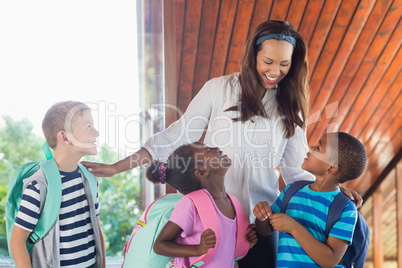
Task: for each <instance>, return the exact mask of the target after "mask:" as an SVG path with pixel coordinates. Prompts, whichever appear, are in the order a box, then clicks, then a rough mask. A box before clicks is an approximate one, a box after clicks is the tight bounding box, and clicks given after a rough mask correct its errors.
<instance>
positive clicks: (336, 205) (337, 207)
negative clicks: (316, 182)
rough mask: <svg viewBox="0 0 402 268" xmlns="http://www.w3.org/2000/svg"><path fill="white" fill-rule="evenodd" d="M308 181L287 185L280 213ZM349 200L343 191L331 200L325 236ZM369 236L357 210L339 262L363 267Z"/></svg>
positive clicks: (364, 221) (368, 231)
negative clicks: (350, 234)
mask: <svg viewBox="0 0 402 268" xmlns="http://www.w3.org/2000/svg"><path fill="white" fill-rule="evenodd" d="M310 183H312V181H297V182H295V183H293V184H292V185H290V186H289V188H288V189H287V191H286V192H285V194H284V196H283V199H282V205H281V213H285V211H286V207H287V205H288V203H289V200H290V199H291V198H292V196H293V195H294V194H295V193H296V192H297V191H299V190H300V189H301V188H303V187H304V186H305V185H307V184H310ZM349 202H352V201H351V200H350V199H349V198H348V197H347V196H346V195H344V194H343V193H339V194H338V195H337V196H336V197H335V198H334V200H333V201H332V203H331V205H330V207H329V210H328V217H327V222H326V225H325V236H326V237H328V236H329V233H330V231H331V229H332V227H333V226H334V225H335V223H336V222H337V221H339V219H340V217H341V213H342V211H343V209H344V207H345V206H346V205H347V204H348V203H349ZM369 238H370V229H369V227H368V225H367V223H366V220H365V219H364V217H363V216H362V215H361V214H360V213H359V212H357V222H356V226H355V231H354V232H353V238H352V244H351V245H350V246H349V247H348V248H347V250H346V252H345V254H344V255H343V257H342V259H341V261H340V264H341V265H343V266H345V267H347V268H349V267H351V268H352V267H363V266H364V262H365V260H366V256H367V251H368V247H369Z"/></svg>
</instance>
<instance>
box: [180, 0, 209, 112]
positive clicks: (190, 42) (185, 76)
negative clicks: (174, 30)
mask: <svg viewBox="0 0 402 268" xmlns="http://www.w3.org/2000/svg"><path fill="white" fill-rule="evenodd" d="M202 4H203V1H199V0H187V4H186V11H185V18H184V28H183V45H182V57H181V63H180V80H179V82H178V87H179V90H178V92H179V93H178V96H177V103H178V107H179V108H180V109H181V110H182V112H184V111H185V109H186V108H187V106H188V104H189V103H190V101H191V99H192V98H193V95H192V92H193V81H194V70H195V63H196V59H197V49H198V40H199V30H200V23H201V11H202ZM194 33H196V34H194Z"/></svg>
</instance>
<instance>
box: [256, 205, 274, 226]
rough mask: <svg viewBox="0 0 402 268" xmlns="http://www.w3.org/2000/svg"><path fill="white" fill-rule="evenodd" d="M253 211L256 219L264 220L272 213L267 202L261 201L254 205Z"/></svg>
mask: <svg viewBox="0 0 402 268" xmlns="http://www.w3.org/2000/svg"><path fill="white" fill-rule="evenodd" d="M253 213H254V216H255V217H256V218H257V219H259V220H260V221H265V220H267V219H268V217H269V216H270V215H271V214H272V209H271V206H270V205H269V204H268V202H266V201H262V202H259V203H258V204H257V205H255V207H254V209H253Z"/></svg>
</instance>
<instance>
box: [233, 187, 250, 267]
mask: <svg viewBox="0 0 402 268" xmlns="http://www.w3.org/2000/svg"><path fill="white" fill-rule="evenodd" d="M228 196H229V198H230V201H232V204H233V207H234V209H235V212H236V224H237V231H236V247H235V261H236V262H237V261H238V260H240V259H242V258H244V257H245V256H246V254H247V252H248V250H249V248H250V244H249V243H248V242H246V236H247V234H248V230H247V229H248V226H249V224H250V223H249V221H248V218H247V216H246V213H245V212H244V209H243V207H242V205H241V204H240V202H239V200H238V199H237V198H236V197H235V196H233V195H231V194H229V193H228Z"/></svg>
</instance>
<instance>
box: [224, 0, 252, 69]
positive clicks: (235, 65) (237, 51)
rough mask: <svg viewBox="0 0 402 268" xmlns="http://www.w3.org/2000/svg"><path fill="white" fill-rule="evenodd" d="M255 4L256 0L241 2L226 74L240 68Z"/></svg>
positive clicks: (235, 22)
mask: <svg viewBox="0 0 402 268" xmlns="http://www.w3.org/2000/svg"><path fill="white" fill-rule="evenodd" d="M254 4H255V1H254V0H243V1H240V2H239V6H238V8H237V12H236V19H235V21H234V28H233V31H232V39H231V41H230V46H229V54H228V57H227V60H226V68H225V70H224V74H232V73H234V72H238V71H239V70H240V65H239V60H240V58H239V56H240V55H241V54H242V52H243V47H244V44H245V43H246V40H247V34H248V30H249V28H250V24H251V18H252V14H253V10H254Z"/></svg>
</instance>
